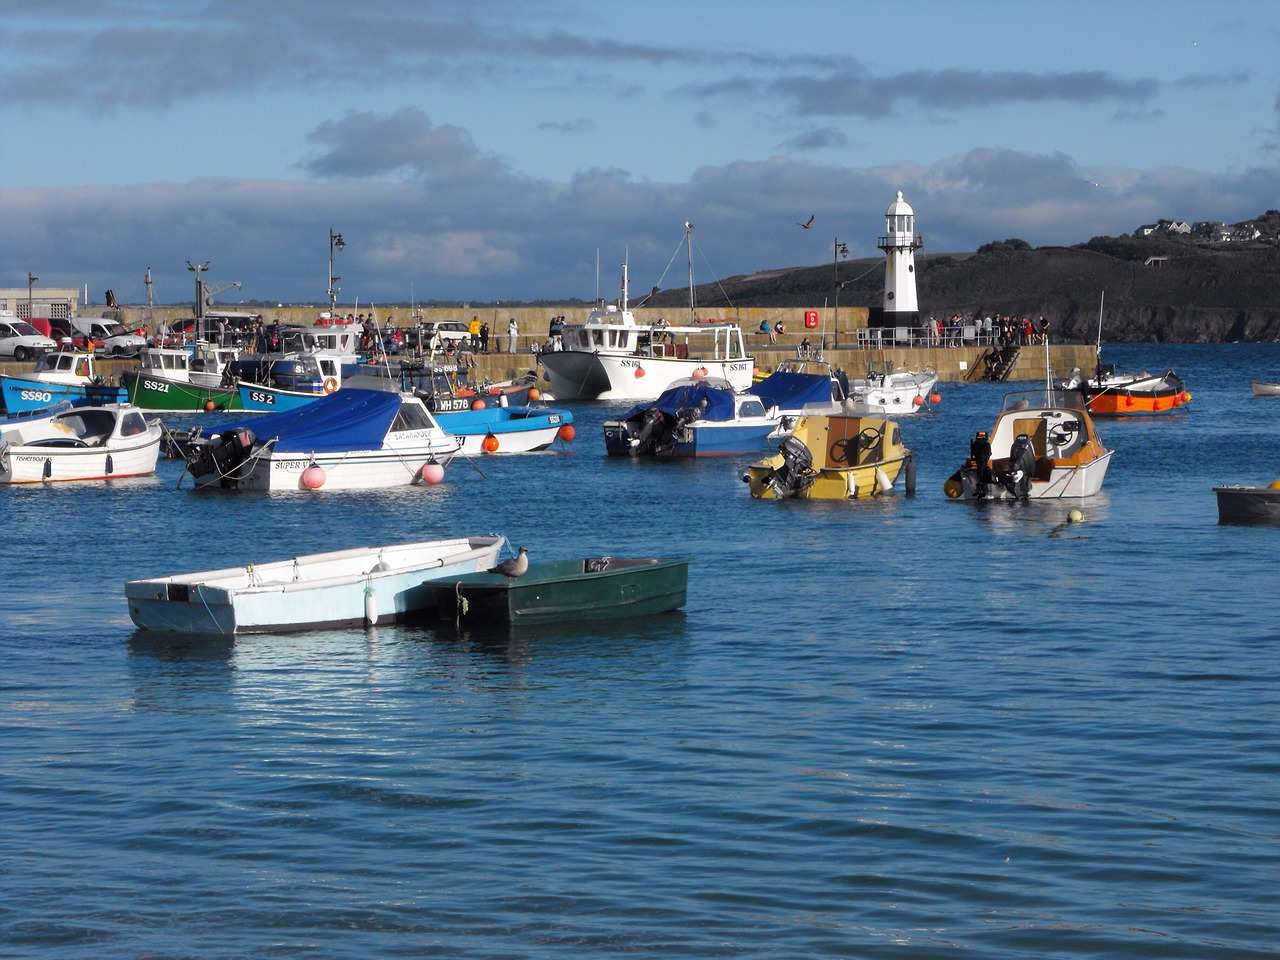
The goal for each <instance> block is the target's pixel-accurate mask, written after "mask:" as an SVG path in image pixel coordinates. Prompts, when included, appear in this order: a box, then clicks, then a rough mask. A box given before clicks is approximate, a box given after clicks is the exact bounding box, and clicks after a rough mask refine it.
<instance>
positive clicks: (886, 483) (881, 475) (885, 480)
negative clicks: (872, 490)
mask: <svg viewBox="0 0 1280 960" xmlns="http://www.w3.org/2000/svg"><path fill="white" fill-rule="evenodd" d="M876 488H877V489H876V492H877V493H889V492H890V491H891V490H893V481H891V480H890V479H889V475H888V474H887V473H885V472H884V468H883V467H876Z"/></svg>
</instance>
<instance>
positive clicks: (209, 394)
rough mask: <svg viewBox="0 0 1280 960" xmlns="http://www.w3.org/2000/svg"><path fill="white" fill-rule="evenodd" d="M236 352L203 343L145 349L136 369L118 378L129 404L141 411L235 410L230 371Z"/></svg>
mask: <svg viewBox="0 0 1280 960" xmlns="http://www.w3.org/2000/svg"><path fill="white" fill-rule="evenodd" d="M239 352H240V351H239V350H237V349H236V348H235V347H216V346H214V345H213V344H210V343H205V342H203V341H201V342H197V343H196V344H195V345H194V346H193V347H192V349H190V350H188V349H185V348H173V347H147V348H146V349H145V350H143V351H142V353H141V355H140V356H139V364H140V365H139V368H138V369H137V370H126V371H125V372H124V373H123V374H122V375H121V379H123V380H124V385H125V390H126V391H127V393H128V395H129V402H130V403H132V404H133V405H134V406H136V407H142V408H143V409H145V410H159V411H165V412H171V413H187V412H194V411H199V410H204V411H214V410H218V411H222V410H239V409H241V406H240V397H239V394H238V393H237V392H236V387H235V378H234V376H233V375H232V373H231V371H230V367H231V365H232V364H233V363H234V362H235V360H236V358H237V356H239Z"/></svg>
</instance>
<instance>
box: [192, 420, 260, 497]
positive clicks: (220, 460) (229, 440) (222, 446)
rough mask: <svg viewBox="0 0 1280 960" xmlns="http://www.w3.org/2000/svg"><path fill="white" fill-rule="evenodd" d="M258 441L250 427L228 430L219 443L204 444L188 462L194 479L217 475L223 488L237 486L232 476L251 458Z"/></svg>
mask: <svg viewBox="0 0 1280 960" xmlns="http://www.w3.org/2000/svg"><path fill="white" fill-rule="evenodd" d="M256 441H257V437H255V436H254V435H253V431H252V430H250V429H249V428H248V427H239V428H237V429H235V430H227V431H225V432H224V433H222V435H221V436H219V437H218V439H217V441H210V442H209V443H205V444H202V445H201V446H200V447H199V449H198V450H197V451H195V452H194V453H193V454H192V456H191V457H190V459H189V460H188V461H187V465H188V469H189V470H190V471H191V475H192V476H194V477H207V476H209V475H210V474H215V475H216V476H217V477H218V479H219V484H220V485H221V486H224V487H229V486H235V482H236V481H235V480H234V479H233V478H232V474H233V473H234V472H235V470H236V468H238V467H239V466H240V465H241V464H242V463H244V462H245V460H247V459H248V458H249V454H250V453H252V452H253V445H254V443H255V442H256Z"/></svg>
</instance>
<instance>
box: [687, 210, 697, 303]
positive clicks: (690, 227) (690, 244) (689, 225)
mask: <svg viewBox="0 0 1280 960" xmlns="http://www.w3.org/2000/svg"><path fill="white" fill-rule="evenodd" d="M684 243H685V246H686V247H688V248H689V322H690V323H697V322H698V304H697V302H696V301H695V300H694V298H693V224H692V223H690V222H689V221H688V220H686V221H685V222H684Z"/></svg>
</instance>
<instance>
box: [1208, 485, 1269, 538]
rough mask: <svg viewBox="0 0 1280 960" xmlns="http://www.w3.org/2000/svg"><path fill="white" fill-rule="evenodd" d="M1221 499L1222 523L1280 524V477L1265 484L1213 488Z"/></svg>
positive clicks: (1220, 521)
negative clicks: (1263, 485)
mask: <svg viewBox="0 0 1280 960" xmlns="http://www.w3.org/2000/svg"><path fill="white" fill-rule="evenodd" d="M1213 493H1214V496H1216V497H1217V500H1218V523H1219V524H1224V525H1226V524H1237V525H1243V526H1267V527H1280V480H1273V481H1272V482H1271V483H1270V484H1268V485H1267V486H1265V487H1251V486H1242V485H1240V484H1234V485H1232V486H1225V485H1224V486H1221V487H1214V488H1213Z"/></svg>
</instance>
